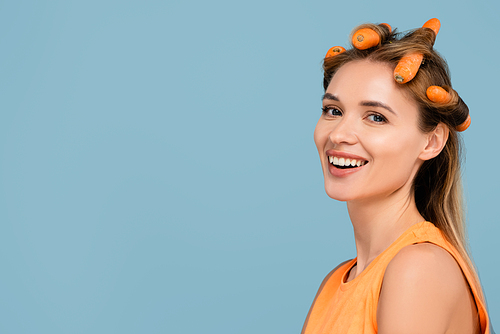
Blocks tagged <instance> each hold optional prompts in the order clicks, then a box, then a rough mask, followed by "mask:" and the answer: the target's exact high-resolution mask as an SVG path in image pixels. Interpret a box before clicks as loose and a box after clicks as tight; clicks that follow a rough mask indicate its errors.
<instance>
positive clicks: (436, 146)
mask: <svg viewBox="0 0 500 334" xmlns="http://www.w3.org/2000/svg"><path fill="white" fill-rule="evenodd" d="M449 134H450V130H449V129H448V127H447V126H446V125H444V124H443V123H439V124H438V125H437V126H436V128H435V129H434V130H433V131H431V132H429V134H428V135H427V145H426V146H425V148H424V150H423V151H422V152H421V153H420V155H419V158H420V159H422V160H430V159H432V158H434V157H436V156H437V155H438V154H439V153H441V151H442V150H443V148H444V145H446V141H447V140H448V135H449Z"/></svg>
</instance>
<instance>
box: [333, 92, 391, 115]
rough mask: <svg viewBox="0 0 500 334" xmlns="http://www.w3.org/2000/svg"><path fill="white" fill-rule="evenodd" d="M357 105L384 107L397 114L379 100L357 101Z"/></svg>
mask: <svg viewBox="0 0 500 334" xmlns="http://www.w3.org/2000/svg"><path fill="white" fill-rule="evenodd" d="M325 95H326V94H325ZM359 105H360V106H364V107H380V108H384V109H387V110H388V111H390V112H391V113H393V114H394V115H396V116H397V114H396V113H395V112H394V110H392V108H391V107H389V106H388V105H387V104H384V103H382V102H379V101H361V102H360V103H359Z"/></svg>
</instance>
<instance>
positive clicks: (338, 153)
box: [326, 150, 368, 161]
mask: <svg viewBox="0 0 500 334" xmlns="http://www.w3.org/2000/svg"><path fill="white" fill-rule="evenodd" d="M326 155H327V156H330V157H337V158H347V159H355V160H362V161H368V159H366V158H363V157H360V156H359V155H355V154H350V153H347V152H341V151H335V150H328V151H326Z"/></svg>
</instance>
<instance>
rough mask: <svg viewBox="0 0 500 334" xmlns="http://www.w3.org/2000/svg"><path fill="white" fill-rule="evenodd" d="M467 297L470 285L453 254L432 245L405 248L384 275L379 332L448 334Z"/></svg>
mask: <svg viewBox="0 0 500 334" xmlns="http://www.w3.org/2000/svg"><path fill="white" fill-rule="evenodd" d="M467 296H468V285H467V282H466V280H465V279H464V276H463V274H462V270H461V269H460V266H459V265H458V263H457V262H456V261H455V259H454V258H453V257H452V255H451V254H450V253H448V252H447V251H446V250H444V249H443V248H441V247H439V246H436V245H434V244H431V243H421V244H415V245H410V246H406V247H404V248H403V249H401V251H399V252H398V254H396V256H395V257H394V258H393V259H392V260H391V262H390V263H389V265H388V266H387V269H386V272H385V274H384V280H383V284H382V290H381V292H380V299H379V304H378V309H377V323H378V328H379V333H381V334H382V333H403V332H404V333H429V334H432V333H445V332H446V331H447V330H449V329H450V323H452V322H453V321H454V319H456V315H457V310H459V309H460V305H461V303H462V304H463V303H464V302H468V299H467Z"/></svg>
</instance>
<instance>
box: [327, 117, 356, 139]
mask: <svg viewBox="0 0 500 334" xmlns="http://www.w3.org/2000/svg"><path fill="white" fill-rule="evenodd" d="M329 138H330V141H331V142H332V143H334V144H350V145H352V144H355V143H356V142H357V136H356V123H355V121H354V120H353V119H349V118H348V117H343V118H342V119H340V120H339V121H338V122H336V123H335V124H332V128H331V130H330V134H329Z"/></svg>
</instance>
